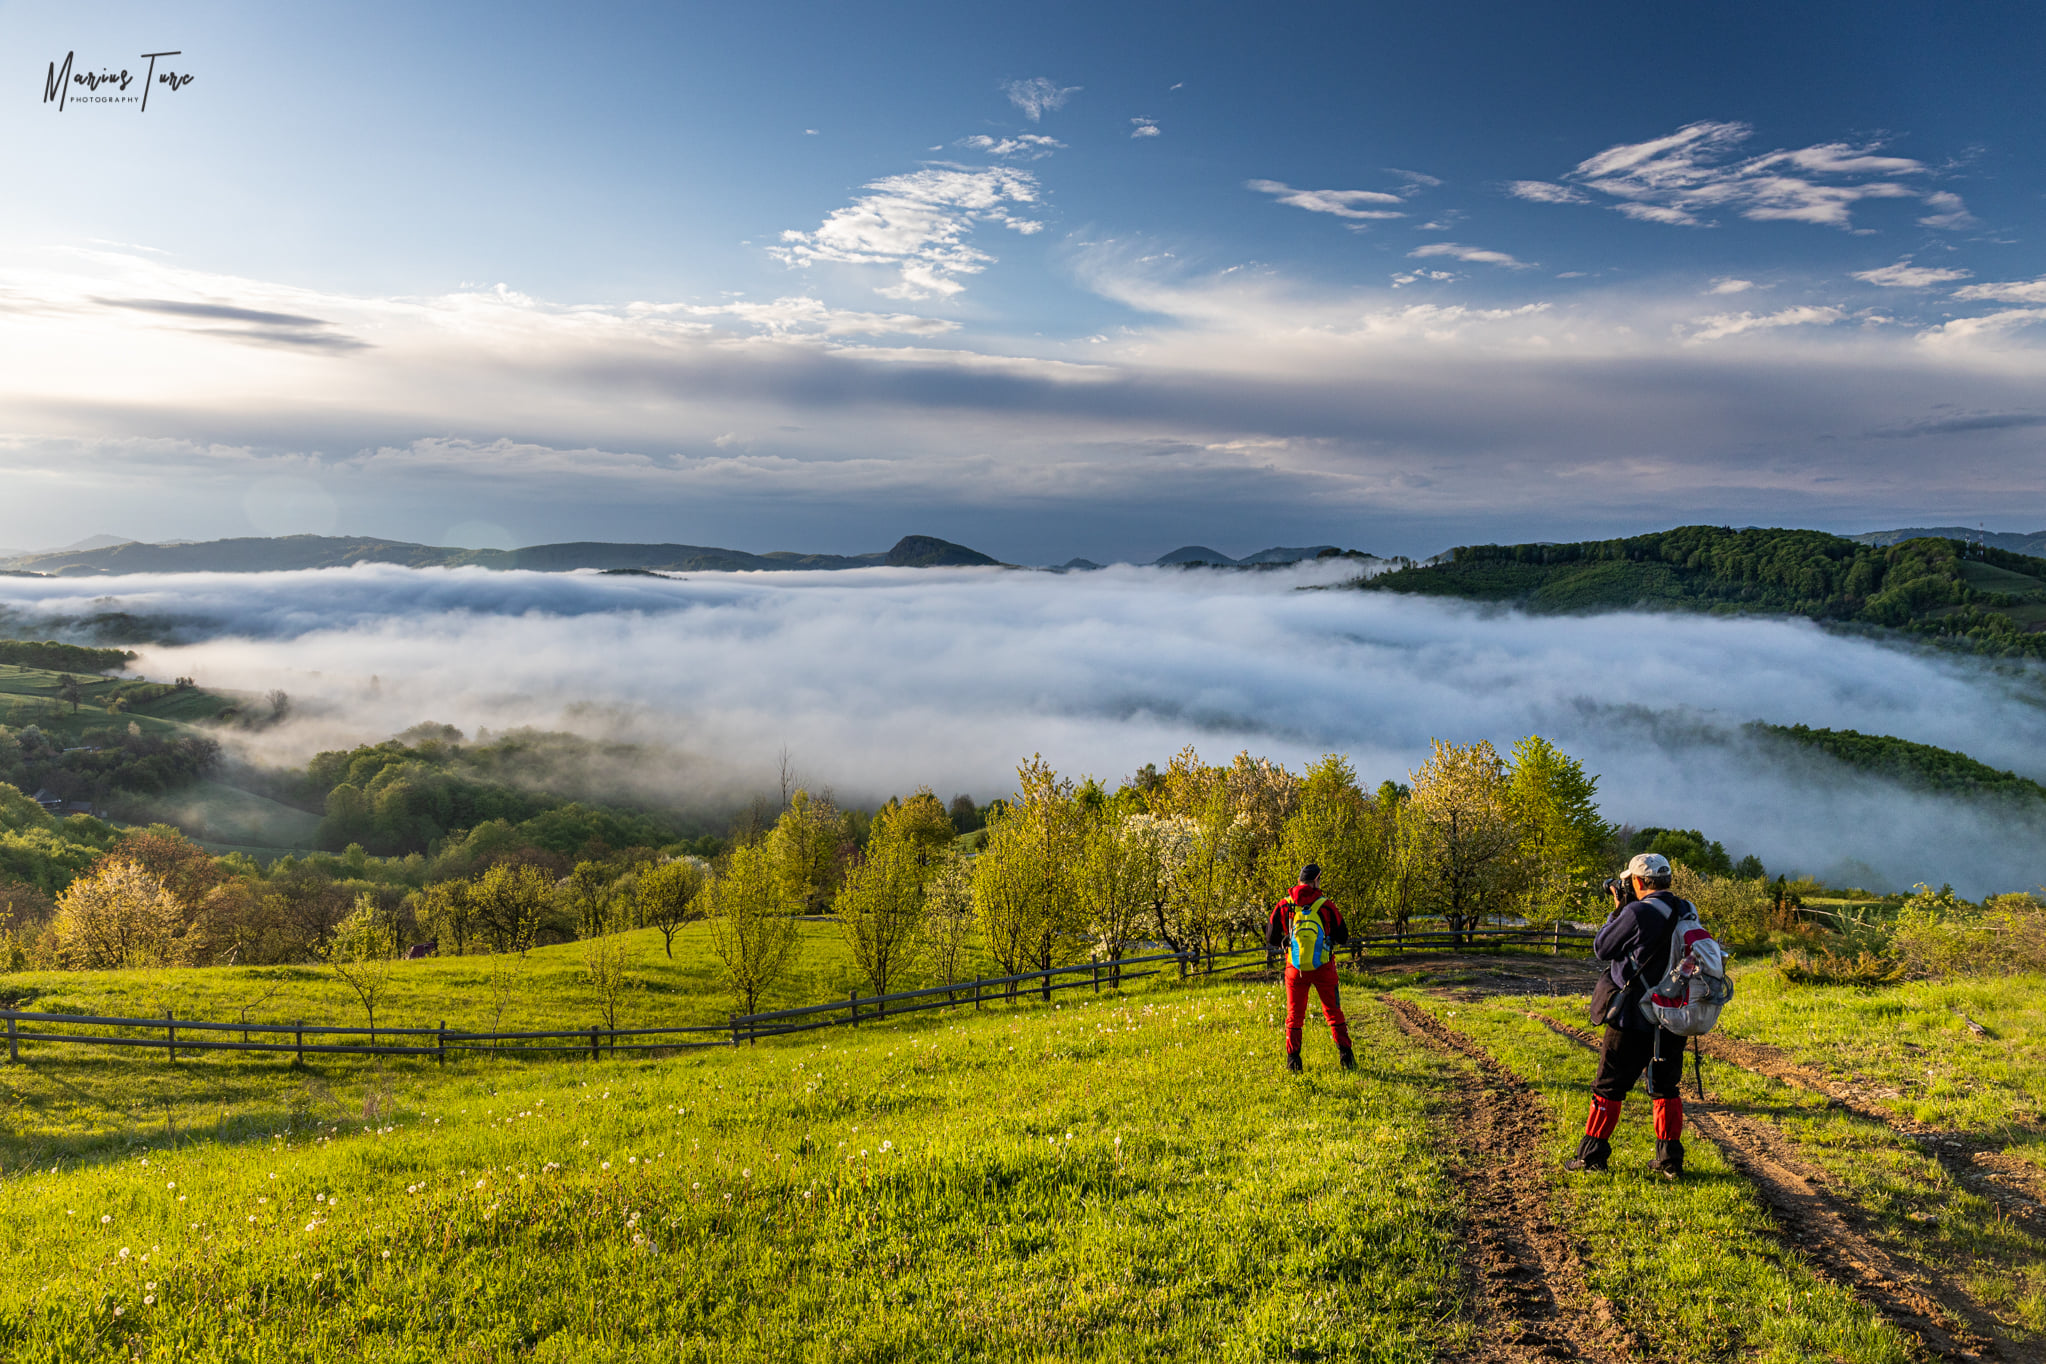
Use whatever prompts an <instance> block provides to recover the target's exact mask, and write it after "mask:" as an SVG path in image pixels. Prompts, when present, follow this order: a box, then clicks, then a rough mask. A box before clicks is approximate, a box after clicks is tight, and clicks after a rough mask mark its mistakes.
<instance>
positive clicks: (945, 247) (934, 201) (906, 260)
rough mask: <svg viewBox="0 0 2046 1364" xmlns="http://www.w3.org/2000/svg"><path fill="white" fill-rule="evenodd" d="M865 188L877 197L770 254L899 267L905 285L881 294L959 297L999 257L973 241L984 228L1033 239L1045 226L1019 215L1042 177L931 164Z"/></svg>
mask: <svg viewBox="0 0 2046 1364" xmlns="http://www.w3.org/2000/svg"><path fill="white" fill-rule="evenodd" d="M866 188H867V189H868V190H869V191H871V192H870V193H868V194H865V195H862V196H861V197H860V198H858V199H855V200H854V201H853V202H852V203H851V204H849V205H847V206H846V207H844V208H839V209H833V210H832V211H831V213H830V214H829V215H828V216H827V217H826V218H825V219H824V221H823V223H822V224H820V225H819V226H818V227H816V228H814V229H812V230H811V231H808V232H804V231H799V230H796V229H790V230H789V231H786V232H783V233H782V234H781V242H782V244H781V245H779V246H775V247H770V248H768V254H770V255H772V256H773V257H774V258H775V259H776V260H779V261H781V262H782V263H783V264H785V265H790V266H808V265H818V264H832V265H886V266H892V267H894V268H895V270H896V271H897V274H898V281H897V282H896V283H895V284H892V285H889V286H886V287H883V288H878V289H876V290H875V291H874V292H875V293H877V294H880V295H882V296H883V297H884V298H901V299H917V298H928V297H930V296H932V295H934V294H936V295H951V294H956V293H959V292H960V291H961V290H963V289H964V288H965V287H966V286H965V285H964V284H961V283H960V282H959V278H958V277H959V276H961V275H973V274H978V273H980V271H981V270H983V269H985V268H986V267H987V266H988V265H989V264H990V263H991V262H992V261H993V260H994V259H995V258H994V257H993V256H991V255H989V254H988V253H987V252H985V251H982V250H980V249H979V248H978V247H975V246H972V245H970V244H969V243H968V241H967V238H968V237H969V236H971V235H972V232H973V229H974V228H975V227H976V226H977V225H980V224H994V225H997V226H1001V227H1005V228H1008V229H1009V230H1011V231H1013V232H1020V233H1023V234H1024V235H1026V236H1027V235H1030V234H1032V233H1035V232H1038V231H1041V230H1042V229H1043V227H1044V224H1043V223H1042V222H1041V221H1039V220H1037V219H1035V218H1029V217H1025V216H1023V215H1022V213H1021V212H1019V210H1020V209H1021V208H1022V207H1023V206H1025V205H1029V204H1035V203H1036V202H1037V189H1038V186H1037V178H1036V177H1035V176H1033V175H1031V174H1030V173H1029V172H1028V171H1023V170H1016V169H1013V168H1011V167H1006V166H996V167H989V168H987V169H984V170H973V169H968V168H965V167H961V166H945V165H937V166H928V167H926V168H925V169H923V170H920V171H913V172H911V173H909V174H907V175H890V176H885V177H883V178H882V179H879V180H875V181H873V182H871V183H870V184H868V185H867V186H866Z"/></svg>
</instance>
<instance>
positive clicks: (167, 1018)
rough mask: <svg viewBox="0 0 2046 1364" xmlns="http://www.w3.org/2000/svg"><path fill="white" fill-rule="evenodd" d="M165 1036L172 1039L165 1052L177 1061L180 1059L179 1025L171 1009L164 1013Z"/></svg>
mask: <svg viewBox="0 0 2046 1364" xmlns="http://www.w3.org/2000/svg"><path fill="white" fill-rule="evenodd" d="M163 1034H164V1036H165V1037H167V1038H169V1039H170V1041H169V1044H168V1045H167V1046H166V1047H165V1048H164V1051H165V1052H166V1053H167V1054H168V1055H169V1056H170V1059H171V1060H173V1061H175V1060H177V1059H178V1025H177V1021H176V1019H175V1018H174V1017H173V1016H172V1014H171V1011H170V1010H169V1009H165V1010H164V1011H163Z"/></svg>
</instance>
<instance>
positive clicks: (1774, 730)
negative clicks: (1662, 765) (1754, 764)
mask: <svg viewBox="0 0 2046 1364" xmlns="http://www.w3.org/2000/svg"><path fill="white" fill-rule="evenodd" d="M1748 729H1749V730H1750V731H1751V732H1752V733H1754V734H1756V735H1758V736H1761V737H1764V738H1770V739H1776V740H1780V741H1783V742H1785V743H1791V744H1796V745H1799V746H1800V747H1804V748H1815V749H1817V750H1818V751H1819V752H1821V753H1824V754H1827V755H1828V756H1830V757H1832V758H1835V759H1837V760H1838V761H1840V762H1843V763H1846V764H1847V765H1848V766H1849V767H1853V768H1857V769H1859V770H1861V771H1863V772H1866V773H1868V774H1869V775H1871V776H1877V777H1884V778H1887V779H1889V780H1890V781H1894V782H1897V783H1898V784H1900V785H1903V786H1915V787H1918V788H1919V789H1921V790H1926V791H1938V792H1941V793H1943V794H1961V795H1972V796H1997V797H2005V798H2010V799H2017V800H2025V801H2037V800H2046V786H2041V785H2040V784H2039V783H2038V782H2035V781H2032V780H2031V779H2029V778H2027V777H2021V776H2019V775H2018V774H2017V773H2015V772H2005V771H2001V770H1999V769H1997V768H1994V767H1991V766H1990V765H1989V764H1988V763H1984V762H1977V761H1976V760H1975V759H1973V758H1971V757H1969V756H1968V755H1967V754H1965V753H1957V752H1955V751H1954V750H1953V749H1951V748H1934V747H1933V746H1932V745H1931V744H1914V743H1912V742H1910V741H1909V740H1906V739H1893V738H1891V737H1890V736H1889V735H1887V734H1863V733H1861V732H1859V731H1858V730H1852V729H1811V728H1809V727H1807V726H1805V725H1771V724H1764V723H1762V722H1761V721H1756V722H1755V723H1754V724H1752V725H1749V726H1748Z"/></svg>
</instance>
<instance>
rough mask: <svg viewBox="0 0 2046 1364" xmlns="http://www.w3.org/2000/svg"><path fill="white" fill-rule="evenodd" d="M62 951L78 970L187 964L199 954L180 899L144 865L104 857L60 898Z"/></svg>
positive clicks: (58, 923)
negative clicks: (186, 923)
mask: <svg viewBox="0 0 2046 1364" xmlns="http://www.w3.org/2000/svg"><path fill="white" fill-rule="evenodd" d="M52 927H53V929H54V930H55V933H56V937H57V950H58V953H59V954H60V955H61V956H62V957H63V960H64V964H65V965H67V966H69V967H71V968H73V969H74V970H106V969H112V968H116V967H130V966H188V965H190V964H191V962H192V960H193V959H194V958H195V957H196V956H197V955H198V951H199V948H200V943H199V940H198V938H197V936H196V935H194V934H191V933H187V932H185V931H184V928H185V909H184V905H183V903H182V902H180V901H179V899H178V897H177V896H175V895H173V894H172V893H171V892H170V891H169V890H168V889H167V888H165V886H164V884H163V882H162V881H161V880H159V879H158V878H157V877H155V876H153V875H151V874H150V873H149V871H148V870H146V869H145V868H144V867H143V866H142V864H141V863H139V862H135V861H132V860H130V859H128V858H121V857H116V858H110V859H103V860H102V861H101V862H100V863H99V865H98V866H96V867H95V868H94V869H93V870H92V871H90V872H87V873H86V874H85V875H83V876H81V877H79V878H78V879H76V880H75V881H73V882H72V883H71V884H70V885H69V886H66V887H65V888H64V892H63V894H61V895H59V896H58V897H57V913H56V917H55V919H54V920H53V921H52Z"/></svg>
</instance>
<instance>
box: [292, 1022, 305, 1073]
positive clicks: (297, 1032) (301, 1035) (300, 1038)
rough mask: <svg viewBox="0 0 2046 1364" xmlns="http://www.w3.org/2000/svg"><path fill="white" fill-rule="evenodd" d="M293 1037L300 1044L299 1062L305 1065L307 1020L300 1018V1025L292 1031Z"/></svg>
mask: <svg viewBox="0 0 2046 1364" xmlns="http://www.w3.org/2000/svg"><path fill="white" fill-rule="evenodd" d="M292 1037H293V1038H294V1039H296V1041H297V1044H298V1064H299V1065H301V1066H303V1065H304V1064H305V1020H304V1019H303V1018H301V1019H299V1020H298V1026H297V1028H295V1029H294V1030H293V1031H292Z"/></svg>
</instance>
